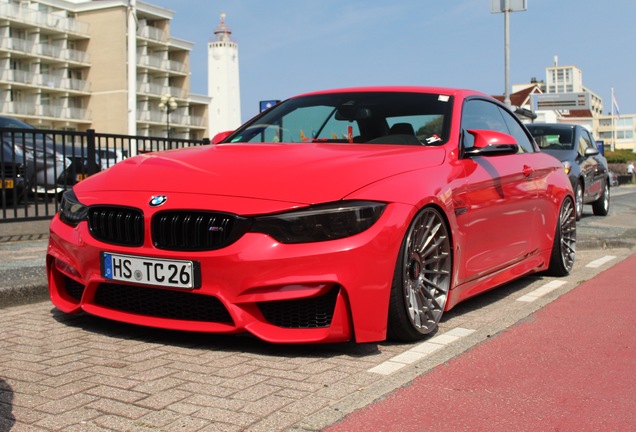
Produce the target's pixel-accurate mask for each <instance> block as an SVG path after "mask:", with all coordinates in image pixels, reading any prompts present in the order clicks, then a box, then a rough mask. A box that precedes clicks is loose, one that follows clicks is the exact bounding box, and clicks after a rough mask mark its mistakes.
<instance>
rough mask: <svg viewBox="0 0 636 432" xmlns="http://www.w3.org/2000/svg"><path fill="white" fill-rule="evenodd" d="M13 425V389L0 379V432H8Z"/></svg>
mask: <svg viewBox="0 0 636 432" xmlns="http://www.w3.org/2000/svg"><path fill="white" fill-rule="evenodd" d="M14 424H15V416H14V415H13V389H12V388H11V386H10V385H9V383H8V382H6V381H5V380H4V379H2V378H0V430H3V431H10V430H11V428H12V427H13V425H14Z"/></svg>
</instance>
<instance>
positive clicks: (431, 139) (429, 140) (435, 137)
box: [426, 135, 442, 144]
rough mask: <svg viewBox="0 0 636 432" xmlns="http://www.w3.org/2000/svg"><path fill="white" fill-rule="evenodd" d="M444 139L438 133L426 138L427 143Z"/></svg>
mask: <svg viewBox="0 0 636 432" xmlns="http://www.w3.org/2000/svg"><path fill="white" fill-rule="evenodd" d="M441 140H442V139H441V138H440V137H438V136H437V135H433V136H432V137H429V138H426V144H434V143H436V142H440V141H441Z"/></svg>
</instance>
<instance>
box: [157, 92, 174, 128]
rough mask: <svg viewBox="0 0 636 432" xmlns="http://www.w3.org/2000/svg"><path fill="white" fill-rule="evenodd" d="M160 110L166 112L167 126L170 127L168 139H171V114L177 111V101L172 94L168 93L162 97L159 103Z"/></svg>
mask: <svg viewBox="0 0 636 432" xmlns="http://www.w3.org/2000/svg"><path fill="white" fill-rule="evenodd" d="M159 109H160V110H161V111H165V112H166V125H167V127H168V129H167V130H166V137H168V138H170V113H171V112H174V110H176V109H177V101H176V99H175V98H174V97H172V96H170V94H168V93H166V94H165V95H163V96H162V97H161V102H159Z"/></svg>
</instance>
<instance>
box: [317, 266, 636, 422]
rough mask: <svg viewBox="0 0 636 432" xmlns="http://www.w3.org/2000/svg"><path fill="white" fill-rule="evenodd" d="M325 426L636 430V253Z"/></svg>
mask: <svg viewBox="0 0 636 432" xmlns="http://www.w3.org/2000/svg"><path fill="white" fill-rule="evenodd" d="M326 430H327V431H330V432H338V431H356V432H361V431H374V432H380V431H428V430H431V431H433V430H434V431H436V432H439V431H458V430H475V431H480V430H488V431H636V254H632V255H631V256H630V257H628V258H627V259H625V260H623V261H622V262H620V263H618V264H616V265H614V266H612V267H611V268H610V269H608V270H606V271H604V272H602V273H600V274H598V275H597V276H596V277H594V278H593V279H590V280H589V281H586V282H585V283H583V284H581V285H580V286H578V287H576V288H575V289H573V290H571V291H570V292H568V293H566V294H564V295H563V296H561V297H559V298H558V299H556V300H555V301H553V302H552V303H550V304H548V305H546V306H545V307H544V308H543V309H541V310H539V311H537V312H536V313H534V314H533V315H531V316H529V317H528V318H527V319H525V320H523V321H521V322H519V323H517V324H516V325H514V326H513V327H511V328H509V329H507V330H506V331H504V332H502V333H500V334H498V335H496V336H493V337H492V338H491V339H489V340H487V341H486V342H484V343H481V344H479V345H477V346H475V347H474V348H473V349H471V350H470V351H467V352H465V353H463V354H462V355H460V356H458V357H456V358H455V359H453V360H451V361H449V362H448V363H446V364H444V365H441V366H439V367H437V368H435V369H433V370H432V371H431V372H429V373H427V374H425V375H422V376H420V377H418V378H417V379H415V380H414V381H412V382H411V383H410V384H409V385H407V386H405V387H402V388H400V389H398V390H396V391H394V392H393V393H391V394H389V395H387V396H386V397H385V398H383V399H382V400H379V401H377V402H375V403H373V404H371V405H368V406H367V407H365V408H363V409H360V410H358V411H355V412H353V413H351V414H349V415H348V416H347V417H345V418H344V419H343V420H342V421H341V422H339V423H337V424H335V425H333V426H331V427H330V428H328V429H326Z"/></svg>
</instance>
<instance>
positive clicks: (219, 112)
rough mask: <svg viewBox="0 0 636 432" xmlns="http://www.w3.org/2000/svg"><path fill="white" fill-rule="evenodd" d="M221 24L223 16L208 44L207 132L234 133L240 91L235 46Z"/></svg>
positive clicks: (239, 104) (223, 22)
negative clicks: (231, 131) (208, 97)
mask: <svg viewBox="0 0 636 432" xmlns="http://www.w3.org/2000/svg"><path fill="white" fill-rule="evenodd" d="M231 34H232V30H230V28H229V27H228V26H227V25H226V24H225V14H221V23H220V24H219V25H218V26H217V28H216V29H215V30H214V35H215V36H214V40H212V41H210V43H209V44H208V96H210V97H211V98H212V101H211V102H210V107H209V110H208V111H209V123H208V124H209V126H208V127H209V132H210V137H213V136H214V135H215V134H217V133H219V132H224V131H228V130H234V129H236V128H237V127H239V126H240V125H241V92H240V88H239V59H238V44H237V43H236V42H235V41H234V40H232V38H231V36H230V35H231Z"/></svg>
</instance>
